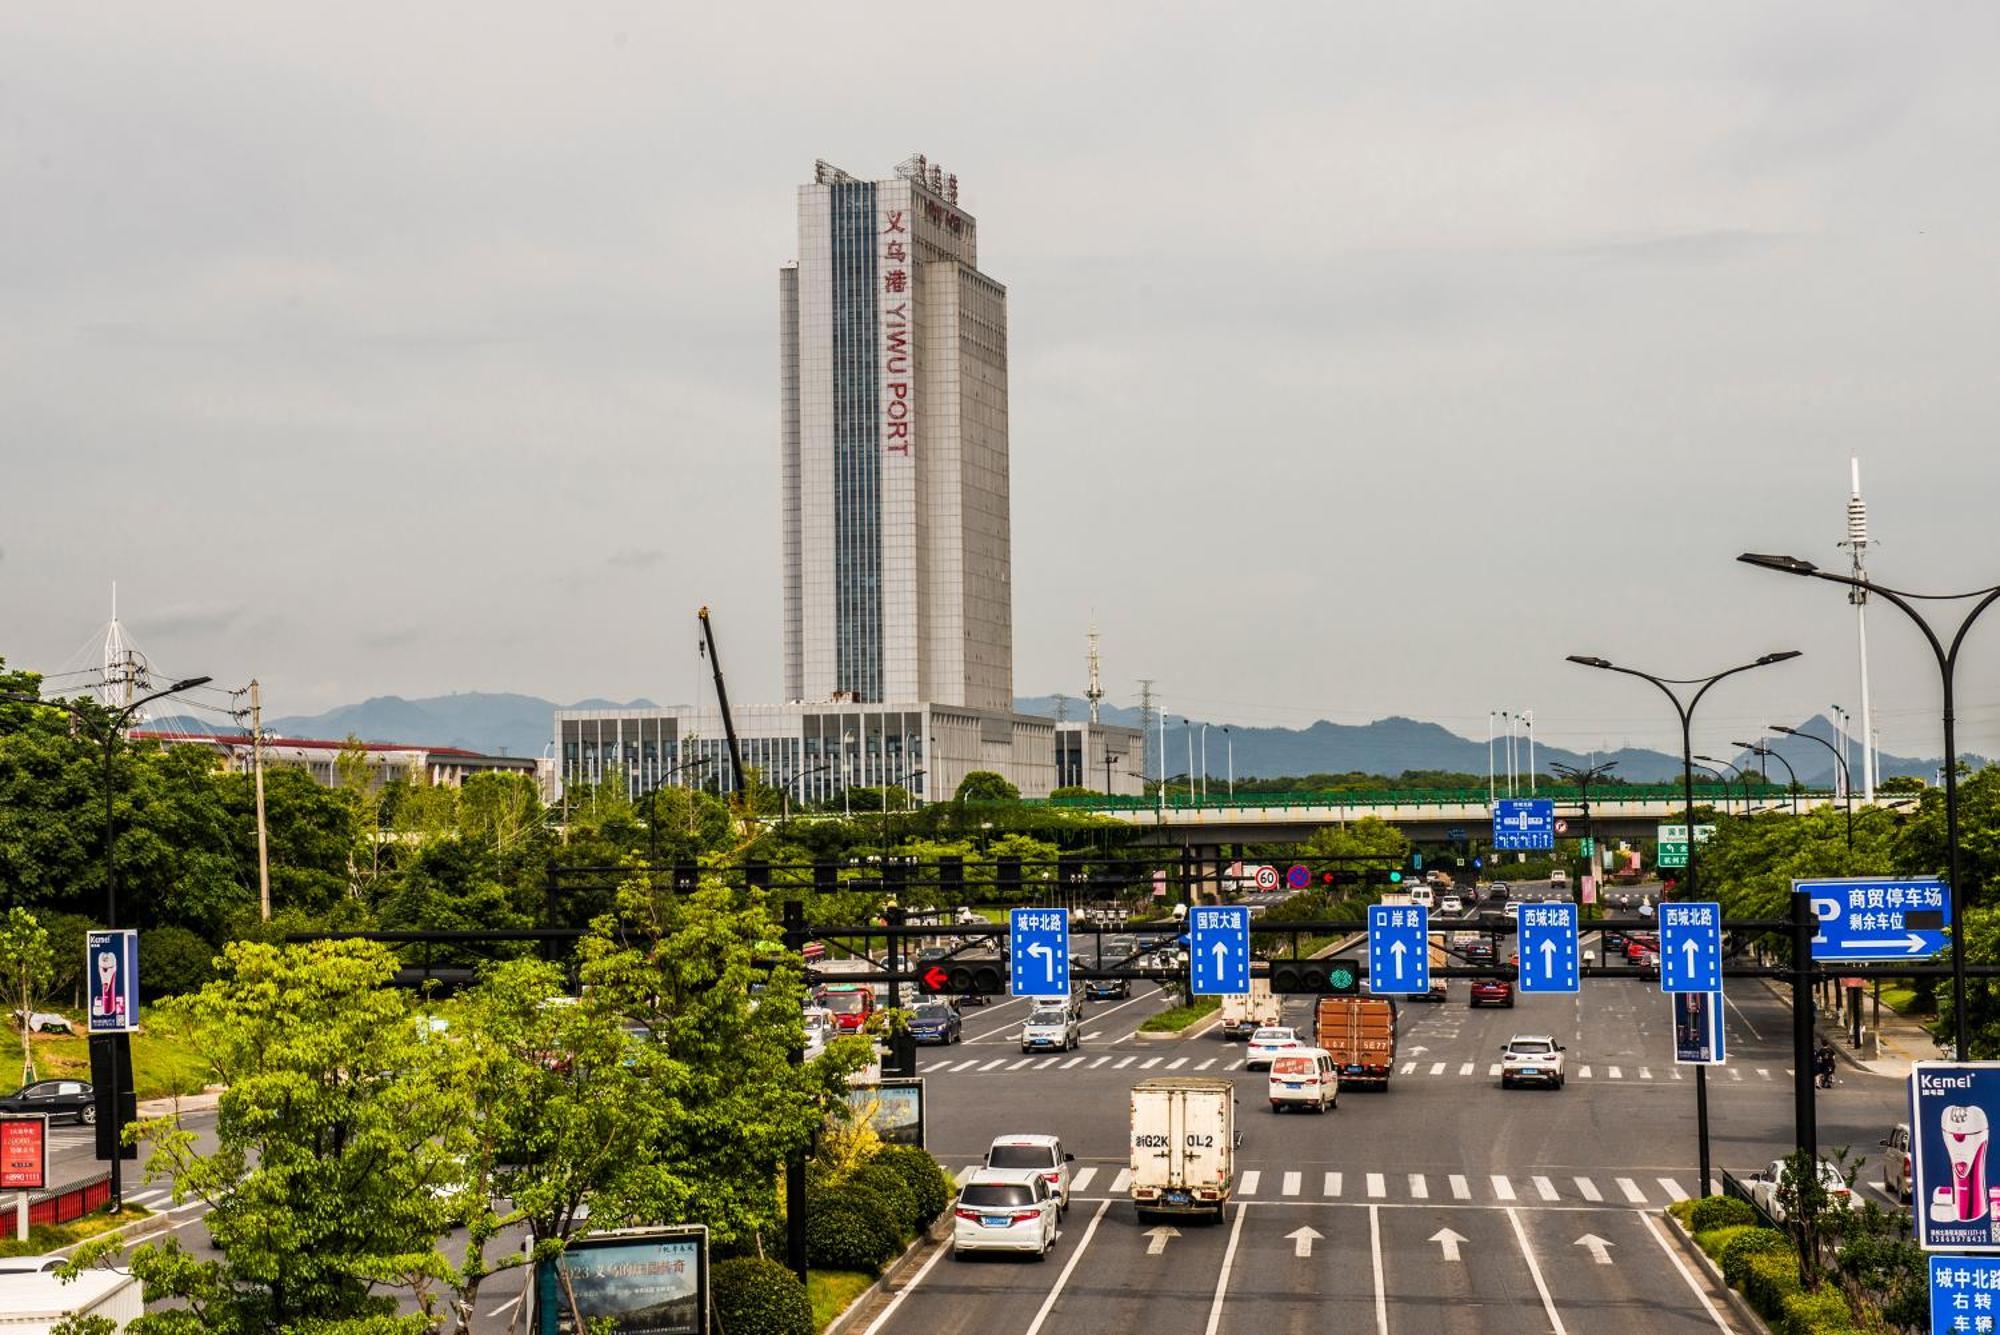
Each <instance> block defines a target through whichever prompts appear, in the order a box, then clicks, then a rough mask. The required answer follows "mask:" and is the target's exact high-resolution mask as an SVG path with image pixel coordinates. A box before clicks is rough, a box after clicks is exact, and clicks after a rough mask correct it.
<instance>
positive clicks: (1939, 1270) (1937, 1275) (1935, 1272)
mask: <svg viewBox="0 0 2000 1335" xmlns="http://www.w3.org/2000/svg"><path fill="white" fill-rule="evenodd" d="M1996 1317H2000V1257H1994V1256H1933V1257H1932V1258H1931V1335H1993V1332H1995V1331H1996V1330H2000V1326H1996V1325H1995V1324H1994V1321H1995V1319H1996Z"/></svg>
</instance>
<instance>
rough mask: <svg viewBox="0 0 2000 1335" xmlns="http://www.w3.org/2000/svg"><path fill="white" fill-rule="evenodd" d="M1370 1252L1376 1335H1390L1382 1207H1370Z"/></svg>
mask: <svg viewBox="0 0 2000 1335" xmlns="http://www.w3.org/2000/svg"><path fill="white" fill-rule="evenodd" d="M1368 1250H1369V1252H1370V1253H1371V1258H1370V1259H1371V1260H1372V1261H1373V1263H1374V1268H1375V1335H1389V1294H1388V1290H1387V1288H1386V1286H1385V1285H1384V1284H1383V1282H1382V1207H1381V1206H1379V1205H1371V1206H1369V1207H1368Z"/></svg>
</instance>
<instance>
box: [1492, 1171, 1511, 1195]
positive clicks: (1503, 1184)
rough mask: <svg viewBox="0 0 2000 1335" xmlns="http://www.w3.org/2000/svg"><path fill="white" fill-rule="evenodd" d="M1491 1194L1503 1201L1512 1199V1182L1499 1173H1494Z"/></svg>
mask: <svg viewBox="0 0 2000 1335" xmlns="http://www.w3.org/2000/svg"><path fill="white" fill-rule="evenodd" d="M1493 1194H1494V1195H1495V1196H1498V1197H1499V1198H1500V1199H1501V1200H1503V1201H1511V1200H1513V1199H1514V1184H1513V1183H1512V1182H1509V1181H1508V1180H1507V1179H1506V1178H1504V1177H1502V1176H1500V1174H1498V1173H1495V1174H1494V1175H1493Z"/></svg>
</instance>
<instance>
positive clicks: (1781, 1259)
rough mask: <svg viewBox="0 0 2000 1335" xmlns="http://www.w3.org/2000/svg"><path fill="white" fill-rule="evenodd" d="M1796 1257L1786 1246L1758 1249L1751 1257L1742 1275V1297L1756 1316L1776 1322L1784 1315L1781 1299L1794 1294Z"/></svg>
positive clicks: (1796, 1276)
mask: <svg viewBox="0 0 2000 1335" xmlns="http://www.w3.org/2000/svg"><path fill="white" fill-rule="evenodd" d="M1798 1293H1799V1258H1798V1257H1797V1256H1795V1255H1793V1254H1792V1249H1791V1248H1789V1247H1787V1248H1785V1249H1784V1250H1783V1251H1776V1252H1758V1253H1756V1254H1755V1255H1753V1256H1751V1258H1750V1264H1749V1267H1748V1268H1747V1269H1746V1270H1745V1271H1744V1274H1743V1296H1744V1297H1745V1298H1747V1299H1749V1300H1750V1305H1751V1306H1752V1307H1754V1308H1756V1309H1757V1313H1758V1315H1760V1316H1763V1317H1765V1318H1766V1319H1768V1320H1771V1321H1777V1320H1779V1319H1781V1318H1782V1317H1783V1316H1784V1315H1785V1300H1786V1299H1788V1298H1793V1297H1796V1296H1798Z"/></svg>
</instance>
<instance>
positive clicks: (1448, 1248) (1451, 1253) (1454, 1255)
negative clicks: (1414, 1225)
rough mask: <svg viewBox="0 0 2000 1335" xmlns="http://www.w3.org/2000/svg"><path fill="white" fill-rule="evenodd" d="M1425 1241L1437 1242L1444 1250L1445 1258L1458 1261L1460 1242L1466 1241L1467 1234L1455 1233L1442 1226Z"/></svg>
mask: <svg viewBox="0 0 2000 1335" xmlns="http://www.w3.org/2000/svg"><path fill="white" fill-rule="evenodd" d="M1425 1241H1426V1242H1435V1243H1436V1244H1437V1245H1438V1247H1439V1248H1440V1249H1441V1250H1442V1251H1443V1252H1444V1259H1445V1260H1447V1261H1456V1260H1457V1259H1458V1244H1459V1243H1461V1242H1464V1241H1466V1236H1465V1235H1464V1234H1463V1233H1454V1232H1452V1231H1451V1230H1450V1229H1448V1228H1441V1229H1439V1230H1438V1231H1437V1232H1435V1233H1433V1234H1431V1235H1430V1237H1428V1238H1426V1239H1425Z"/></svg>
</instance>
